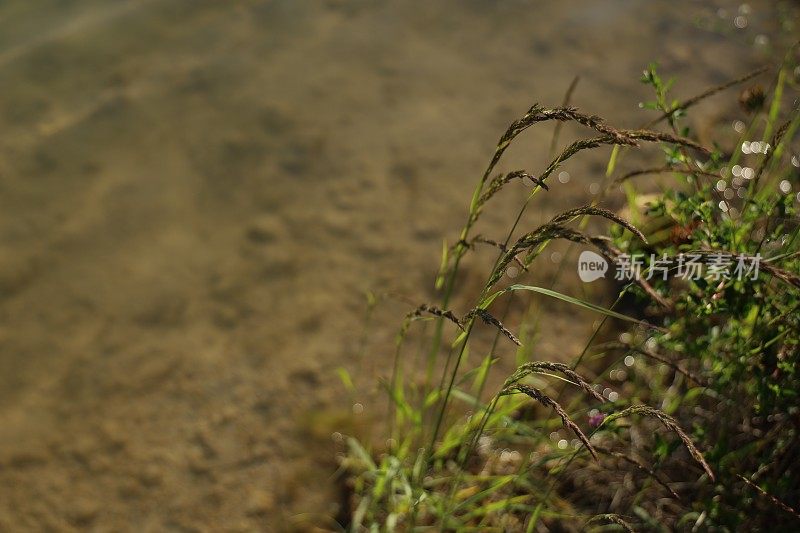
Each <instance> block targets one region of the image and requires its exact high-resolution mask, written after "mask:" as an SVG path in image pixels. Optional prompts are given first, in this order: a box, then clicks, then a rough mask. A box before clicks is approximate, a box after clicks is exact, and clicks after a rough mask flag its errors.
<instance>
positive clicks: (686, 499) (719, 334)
mask: <svg viewBox="0 0 800 533" xmlns="http://www.w3.org/2000/svg"><path fill="white" fill-rule="evenodd" d="M794 67H795V64H794V60H793V57H792V56H791V55H790V56H788V59H787V60H786V61H785V62H784V64H783V65H781V67H780V69H779V74H778V77H777V81H776V83H775V85H774V87H773V90H772V91H771V94H772V98H771V102H770V104H769V106H768V107H767V108H764V106H765V100H766V97H765V96H764V92H763V91H761V92H759V91H758V90H755V89H749V91H750V93H749V94H760V95H761V96H760V97H759V102H760V103H759V102H756V101H755V99H753V98H751V99H749V100H748V103H747V107H746V108H747V110H748V112H750V113H752V117H753V118H752V120H751V124H750V126H749V128H748V129H747V130H746V131H745V133H744V134H743V138H742V140H741V141H740V143H739V144H738V145H737V146H736V147H734V148H735V149H734V150H730V151H728V152H725V151H724V148H721V147H715V148H713V149H712V148H709V147H705V146H702V145H701V144H700V143H699V142H697V141H696V140H693V139H692V135H691V131H690V130H689V129H688V128H686V127H684V126H683V125H682V120H683V117H684V116H685V113H686V112H687V110H688V109H689V108H691V107H692V106H693V105H695V104H696V103H698V102H700V101H701V100H703V99H704V98H707V97H710V96H712V95H714V94H717V93H719V92H721V91H723V90H725V89H728V88H730V87H734V86H738V85H741V84H745V83H748V82H750V81H751V80H753V79H755V78H756V77H758V76H761V75H763V74H764V70H763V69H762V70H759V71H756V72H754V73H751V74H750V75H747V76H744V77H742V78H740V79H738V80H733V81H732V82H730V83H728V84H725V85H722V86H719V87H714V88H711V89H709V90H708V91H706V92H704V93H703V94H701V95H699V96H697V97H695V98H691V99H688V100H685V101H677V100H672V99H670V97H669V90H670V88H671V85H672V83H671V82H663V81H662V80H661V78H660V76H659V74H658V72H657V70H656V68H655V67H654V66H651V67H650V68H648V69H647V70H646V71H645V73H644V76H643V78H642V81H643V82H644V83H647V84H648V85H650V86H652V87H653V89H654V91H655V94H656V98H655V100H654V101H653V102H649V103H647V104H645V105H644V106H643V107H645V108H647V109H652V110H655V111H657V112H658V113H659V115H658V117H657V118H656V119H654V120H652V121H651V122H650V123H649V124H647V125H646V126H645V127H643V128H639V129H622V128H615V127H612V126H610V125H608V124H607V123H606V122H605V121H604V120H602V119H600V118H599V117H596V116H592V115H588V114H584V113H582V112H580V111H578V110H577V109H575V108H572V107H569V106H568V105H564V106H562V107H556V108H545V107H542V106H539V105H534V106H533V107H531V108H530V109H529V110H528V112H527V113H525V114H524V115H523V116H522V117H521V118H520V119H518V120H516V121H514V122H513V123H512V124H511V125H510V126H509V128H508V129H507V130H506V132H505V133H504V134H503V135H502V136H501V138H500V140H499V142H498V145H497V148H496V150H495V153H494V155H493V157H492V158H491V160H490V162H489V164H488V167H487V169H486V171H485V172H484V173H483V175H482V177H481V179H480V180H479V181H478V184H477V186H476V188H475V190H474V193H473V195H472V201H471V204H470V207H469V213H468V216H467V220H466V222H465V224H464V227H463V229H462V231H461V233H460V236H459V238H458V240H457V241H456V242H455V243H454V244H453V245H452V246H450V247H447V246H445V247H444V250H443V254H442V261H441V265H442V266H441V269H440V271H439V273H438V275H437V277H436V288H437V289H438V290H439V291H440V294H441V299H440V301H439V302H438V303H437V304H436V305H432V304H424V305H420V306H419V307H417V308H416V309H414V310H413V311H412V312H410V313H409V314H408V315H407V316H406V319H405V321H404V323H403V325H402V327H401V329H400V332H399V334H398V336H397V344H396V354H395V361H394V366H393V369H392V375H391V377H390V378H389V380H388V382H387V390H388V393H389V397H390V400H391V405H392V414H391V417H390V419H391V420H390V430H389V431H390V432H391V435H390V436H391V439H390V441H389V442H390V445H389V447H388V449H386V450H383V451H382V453H377V452H376V453H373V452H372V451H370V450H368V449H367V448H366V447H365V446H364V445H363V444H362V443H360V442H358V441H357V440H356V439H353V438H351V439H348V441H347V442H348V453H347V455H346V457H345V459H344V460H343V467H344V469H345V470H346V471H347V472H348V475H349V482H350V483H351V485H352V489H353V493H354V495H353V502H352V509H351V514H350V523H349V524H347V525H346V527H347V528H348V529H349V530H351V531H416V530H420V531H539V530H541V531H552V530H554V529H556V530H564V531H582V530H586V529H591V528H604V529H608V528H615V529H616V530H625V531H635V530H659V531H660V530H675V529H687V530H700V529H706V530H712V531H738V530H748V531H754V530H761V529H766V528H767V527H769V526H770V525H775V524H777V525H781V526H784V527H787V528H791V527H800V515H798V513H797V511H796V509H798V506H800V475H798V474H800V473H798V472H793V470H794V469H796V466H795V463H796V462H797V459H798V458H800V434H799V430H800V409H799V408H800V401H798V394H800V387H799V386H798V385H800V382H798V374H797V371H796V366H797V362H798V357H799V356H800V347H799V346H800V275H798V271H800V239H798V238H797V237H798V231H800V223H798V218H797V202H796V201H795V198H794V196H793V195H792V194H790V191H792V190H795V191H796V190H797V189H798V185H800V181H799V180H798V170H797V168H796V167H797V163H796V162H795V163H794V166H793V164H792V163H791V158H792V154H791V150H792V148H791V142H792V140H793V139H794V138H795V137H796V133H797V129H798V127H800V116H799V115H798V110H797V109H796V108H795V109H791V110H789V111H788V112H787V113H782V111H781V109H782V105H781V104H782V98H783V96H782V95H783V94H784V92H785V91H786V90H787V87H788V86H789V85H790V84H791V83H794V82H792V81H791V80H790V79H789V76H788V74H787V73H790V72H792V70H793V69H794ZM750 100H752V101H750ZM784 115H785V116H784ZM544 122H556V123H563V122H574V123H577V124H580V125H581V126H583V127H585V128H587V129H588V130H590V131H591V132H592V134H591V136H589V137H586V138H584V139H579V140H576V141H574V142H572V143H570V144H568V145H567V146H566V147H565V148H564V149H563V150H562V151H561V152H560V153H559V154H558V155H556V156H555V157H554V158H553V159H552V160H551V161H550V162H549V163H548V164H547V165H545V167H544V168H543V170H542V171H541V172H540V173H538V174H533V173H530V172H528V171H526V170H516V171H513V172H509V173H500V174H497V175H495V168H496V166H497V165H498V163H499V161H500V160H501V158H502V156H503V154H504V152H505V151H506V150H507V148H508V147H509V146H510V144H511V143H512V142H514V141H515V139H516V138H517V137H518V136H519V135H520V134H521V133H522V132H523V131H524V130H526V129H528V128H531V127H534V126H536V125H539V124H541V123H544ZM662 124H665V125H666V126H667V128H668V131H662V130H660V129H657V128H658V127H659V126H660V125H662ZM754 138H758V139H759V140H758V141H752V140H750V139H754ZM554 144H555V143H554ZM642 144H657V145H659V146H661V147H662V148H663V153H664V158H665V160H664V163H663V165H661V166H658V167H653V168H647V169H635V170H631V171H628V172H625V173H623V174H621V175H620V176H619V177H617V178H614V176H615V175H616V174H619V173H618V172H617V170H616V169H617V167H620V166H621V165H622V162H623V160H624V158H625V155H626V152H627V151H630V150H632V149H636V148H637V147H639V146H640V145H642ZM604 146H610V147H612V154H611V158H610V161H609V165H608V176H607V179H606V182H605V183H606V192H607V193H612V192H615V191H616V190H617V189H622V190H624V191H625V193H626V196H627V199H628V203H629V211H630V213H631V214H632V215H633V217H632V218H631V219H630V220H628V219H626V218H625V217H622V216H620V215H619V214H618V213H617V212H616V211H613V210H609V209H606V208H602V207H600V206H599V205H598V202H594V203H592V204H590V205H586V206H583V207H579V208H576V209H572V210H568V211H566V212H563V213H561V214H558V215H556V216H554V217H553V218H551V219H550V220H549V221H548V222H546V223H544V224H541V225H539V226H538V227H535V228H532V229H525V228H521V227H520V225H521V224H522V223H523V222H522V221H523V220H524V218H523V215H524V213H525V212H526V210H528V209H529V207H530V206H531V205H532V203H533V202H534V200H535V199H536V198H538V197H539V195H540V194H542V193H546V194H557V190H556V189H557V187H555V186H554V185H552V184H551V183H550V177H551V176H552V175H553V173H554V172H555V171H556V170H557V169H558V168H559V166H560V165H561V164H562V163H563V162H564V161H566V160H568V159H569V158H571V157H574V156H576V155H578V154H580V153H581V152H582V151H585V150H591V149H597V148H601V147H604ZM745 147H746V149H745ZM794 157H795V160H796V158H797V156H794ZM653 174H668V175H672V178H673V179H674V180H676V183H675V184H674V185H670V186H668V187H666V188H665V189H664V190H663V191H662V192H661V193H659V194H657V195H655V196H654V197H653V199H652V201H651V202H649V204H648V205H647V206H646V208H644V210H642V209H640V208H639V204H640V203H641V199H642V198H643V196H642V195H641V194H640V193H639V192H638V191H637V189H636V188H635V186H634V183H635V180H634V178H636V177H637V176H644V175H653ZM517 180H523V181H526V182H527V183H529V184H530V185H531V187H532V189H531V190H530V192H529V193H528V195H527V197H526V198H525V199H524V201H523V202H522V205H521V207H520V210H519V212H518V213H517V215H516V217H515V218H514V219H513V222H512V224H511V226H510V228H509V230H508V232H507V234H506V235H505V236H504V237H503V238H500V239H489V238H485V237H482V236H479V235H474V234H473V233H474V230H475V227H476V224H477V223H478V221H479V219H480V216H481V214H482V213H483V212H484V210H485V209H487V208H488V206H489V205H490V201H491V199H492V198H493V197H494V196H495V195H496V194H497V193H498V192H499V191H500V190H502V189H503V187H504V186H506V185H507V184H508V183H511V182H514V181H517ZM662 183H663V181H662ZM551 185H552V186H551ZM603 198H605V195H601V196H600V199H601V200H602V199H603ZM589 219H595V220H602V221H605V222H607V223H608V224H609V225H610V227H609V229H608V231H607V232H606V234H605V235H602V234H593V233H589V232H588V231H587V228H588V227H589V225H588V222H589ZM556 240H563V241H568V242H569V243H572V244H571V246H572V248H575V247H582V248H586V247H591V248H593V249H595V250H596V251H597V252H599V253H600V254H601V255H603V256H605V257H606V258H607V259H608V260H609V261H620V260H622V259H627V260H630V258H631V257H635V256H637V255H640V256H642V257H646V258H648V260H647V261H645V262H644V263H643V264H641V265H640V266H641V272H640V274H641V275H638V276H634V277H631V279H630V280H629V281H628V282H627V283H624V284H621V285H620V292H619V295H618V298H617V299H616V302H615V303H614V304H613V305H611V306H608V307H603V306H600V305H597V304H594V303H591V302H589V301H586V300H584V299H579V298H576V297H574V296H571V295H567V294H563V293H560V292H556V291H554V290H552V289H550V288H548V287H543V286H536V285H529V284H522V283H516V284H511V285H505V286H504V280H505V279H506V277H505V276H504V274H505V273H506V272H507V270H508V269H509V268H510V267H514V268H516V269H519V270H522V271H531V270H532V269H534V268H535V261H536V259H537V257H539V256H540V255H541V253H542V252H543V251H544V250H545V249H546V247H547V246H548V245H550V244H551V243H552V242H554V241H556ZM477 246H489V247H492V248H495V249H496V250H497V256H496V259H495V261H494V263H493V264H492V265H491V268H490V269H489V271H488V273H487V275H486V281H485V283H484V284H483V286H482V288H481V289H480V290H479V291H478V293H477V294H476V295H475V297H474V300H473V303H472V304H471V306H469V307H468V308H467V309H466V310H465V311H463V312H460V313H459V312H457V311H456V310H455V309H452V308H451V303H452V300H453V298H452V297H453V294H454V288H455V285H456V282H457V280H458V272H459V266H460V263H461V261H462V259H463V258H464V257H465V255H466V254H467V253H469V252H470V251H471V250H474V249H475V248H476V247H477ZM689 254H691V255H692V257H695V256H696V263H697V264H698V267H697V268H698V269H699V270H698V272H699V273H700V275H699V277H698V278H697V279H692V280H683V279H678V278H677V277H676V276H675V275H674V274H675V271H674V268H672V269H671V270H670V269H667V270H666V272H667V274H665V275H664V276H652V275H650V274H651V273H653V272H655V269H656V268H657V267H658V266H659V264H658V263H657V262H656V258H658V259H661V260H662V261H664V260H666V261H667V262H670V260H677V258H679V257H683V256H684V255H689ZM745 260H747V261H748V262H749V263H748V264H751V265H752V263H753V262H754V261H755V260H759V261H760V264H759V266H760V271H758V272H755V273H753V272H752V270H751V271H749V275H748V276H747V277H746V278H742V277H738V278H737V277H734V276H732V275H730V273H728V274H727V275H723V274H721V272H722V271H721V267H720V265H728V266H730V267H733V266H736V265H738V263H737V261H745ZM673 262H674V261H673ZM523 294H535V295H538V296H539V297H546V298H554V299H557V300H560V301H562V302H567V303H568V304H571V305H575V306H578V307H580V308H582V309H586V310H589V311H592V312H595V313H598V314H599V316H600V317H602V318H603V320H602V322H601V324H600V325H599V326H598V327H597V328H595V330H594V335H592V338H591V339H590V340H589V341H588V343H587V345H586V348H585V349H584V350H583V352H582V353H579V354H565V357H564V360H562V361H539V360H535V359H531V358H530V357H531V356H530V354H531V351H530V350H527V349H525V347H523V348H519V347H520V346H522V345H527V344H528V343H529V342H530V338H529V336H528V335H525V334H517V333H515V332H514V330H515V328H514V327H511V326H510V325H509V324H507V323H505V318H504V316H505V315H504V313H503V312H501V311H497V309H496V308H497V307H498V303H499V302H501V301H502V300H507V299H508V298H511V297H514V295H516V297H517V298H519V297H520V296H521V295H523ZM623 305H625V306H626V309H628V311H627V312H625V313H623V312H621V311H620V310H619V309H620V307H621V306H623ZM529 317H530V318H533V314H529ZM429 320H433V321H434V326H433V331H432V333H431V335H430V337H428V339H429V345H428V347H427V349H426V352H427V354H428V355H427V358H428V360H427V361H428V362H427V371H426V376H425V379H424V381H423V383H424V384H423V385H422V386H419V385H418V384H416V382H415V380H414V379H412V378H413V375H411V374H410V373H409V372H408V371H407V370H406V365H404V352H403V347H404V341H405V339H406V337H407V335H408V333H409V330H410V328H411V327H412V326H413V325H414V324H415V323H417V322H419V321H429ZM478 322H480V323H482V324H485V325H488V326H489V327H491V328H493V330H494V340H493V342H492V343H491V348H490V350H489V351H488V353H486V355H485V357H483V359H482V362H481V363H480V365H478V366H476V367H474V368H464V366H465V364H466V363H465V362H466V361H467V360H468V358H467V354H468V351H469V348H470V346H472V345H473V344H474V342H473V341H474V337H475V327H476V324H477V323H478ZM612 325H613V331H614V335H615V336H617V335H618V336H619V340H612V341H608V340H605V341H603V340H602V339H601V337H603V334H602V333H601V332H607V331H608V330H609V327H610V326H612ZM516 329H518V330H519V331H525V330H526V328H516ZM450 331H452V334H453V338H452V341H451V342H445V339H447V334H448V333H449V332H450ZM606 336H607V335H606ZM448 340H449V339H448ZM507 348H511V349H513V350H515V351H516V352H517V357H518V360H519V366H518V368H517V370H516V371H515V372H513V373H512V374H511V375H510V376H508V377H507V379H506V380H505V382H504V384H503V385H502V386H501V387H499V388H498V389H497V390H495V391H493V392H492V391H487V390H486V389H487V387H488V386H489V384H490V383H492V379H491V378H490V373H491V371H492V369H493V367H494V366H495V364H496V361H497V354H498V353H500V352H502V351H504V350H505V349H507ZM437 370H438V371H440V372H441V374H439V375H438V376H437V375H436V374H435V372H436V371H437ZM609 372H612V373H614V372H616V373H617V374H620V373H622V374H624V375H625V376H626V378H625V380H624V383H623V384H622V386H621V394H618V393H616V392H614V393H613V394H612V393H608V390H609V389H606V391H605V394H603V393H601V392H600V391H601V389H602V387H600V384H601V382H602V380H603V379H604V378H603V376H605V375H608V374H609ZM655 406H657V407H655ZM552 415H555V417H553V416H552ZM553 435H557V438H555V439H553V438H552V436H553ZM565 435H569V436H570V437H571V438H572V442H571V443H570V442H569V440H568V438H562V437H563V436H565Z"/></svg>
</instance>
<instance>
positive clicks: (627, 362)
mask: <svg viewBox="0 0 800 533" xmlns="http://www.w3.org/2000/svg"><path fill="white" fill-rule="evenodd" d="M624 362H625V366H633V363H635V362H636V359H635V358H634V357H633V356H632V355H627V356H625V361H624Z"/></svg>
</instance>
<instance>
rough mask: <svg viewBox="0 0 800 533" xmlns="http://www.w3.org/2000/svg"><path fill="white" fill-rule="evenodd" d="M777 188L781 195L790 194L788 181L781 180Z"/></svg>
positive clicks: (790, 189) (790, 187)
mask: <svg viewBox="0 0 800 533" xmlns="http://www.w3.org/2000/svg"><path fill="white" fill-rule="evenodd" d="M778 187H779V188H780V190H781V192H782V193H783V194H789V193H790V192H792V184H791V183H789V180H783V181H782V182H781V184H780V185H778Z"/></svg>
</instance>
